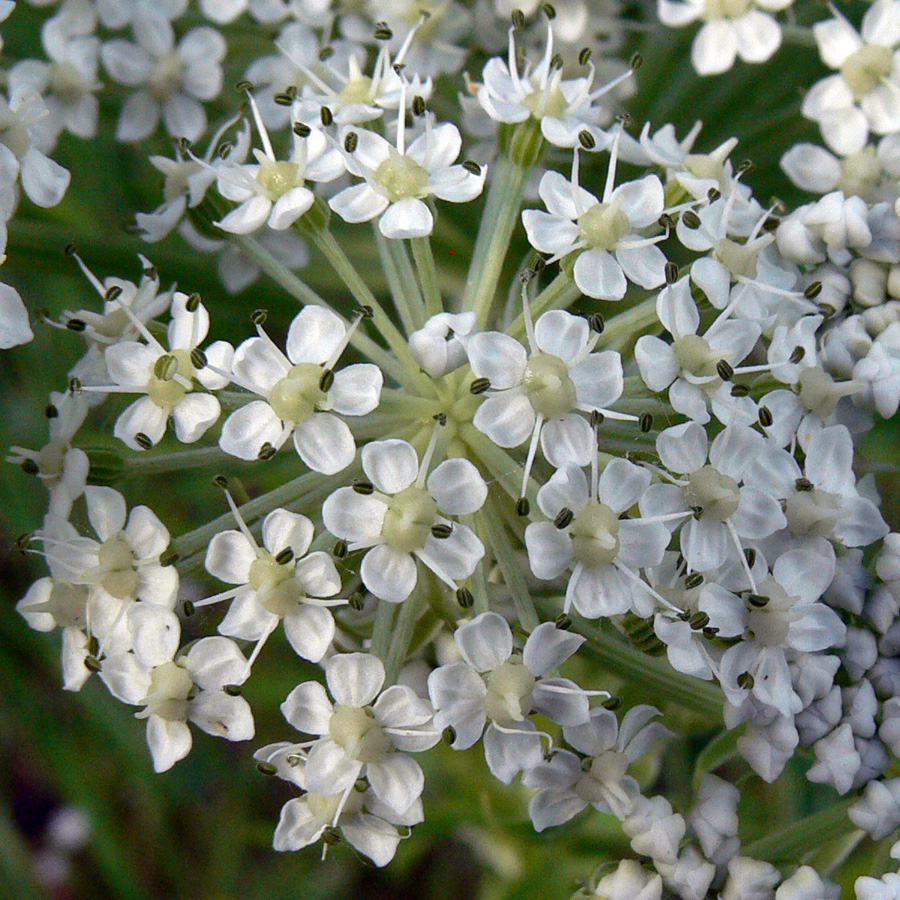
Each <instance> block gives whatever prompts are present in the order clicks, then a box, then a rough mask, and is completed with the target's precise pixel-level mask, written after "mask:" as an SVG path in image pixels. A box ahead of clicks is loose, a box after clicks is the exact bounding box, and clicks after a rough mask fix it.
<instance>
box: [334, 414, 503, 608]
mask: <svg viewBox="0 0 900 900" xmlns="http://www.w3.org/2000/svg"><path fill="white" fill-rule="evenodd" d="M436 437H437V431H436V430H435V433H434V435H433V436H432V440H431V444H430V445H429V448H428V450H426V452H425V455H424V457H423V459H422V462H421V464H419V459H418V455H417V454H416V451H415V448H414V447H413V446H412V445H411V444H408V443H407V442H406V441H401V440H397V439H390V440H386V441H372V442H371V443H369V444H366V446H365V447H363V450H362V466H363V471H364V472H365V473H366V475H367V476H368V478H369V483H368V484H366V485H361V486H360V485H357V487H356V488H349V487H344V488H338V490H336V491H335V492H334V493H333V494H331V496H329V497H328V499H327V500H326V501H325V503H324V505H323V506H322V521H323V522H324V523H325V527H326V528H327V529H328V530H329V531H330V532H331V533H332V534H334V535H335V536H337V537H339V538H341V539H342V540H346V541H349V542H350V543H349V548H348V549H349V550H350V551H351V552H352V551H353V550H362V549H368V548H371V549H368V552H367V553H366V555H365V556H364V557H363V560H362V564H361V566H360V570H359V572H360V577H361V578H362V581H363V584H364V585H365V586H366V587H367V588H368V589H369V590H370V591H371V592H372V593H373V594H374V595H375V596H376V597H378V598H380V599H381V600H388V601H390V602H391V603H399V602H401V601H403V600H405V599H406V598H407V597H408V596H409V595H410V594H411V593H412V591H413V588H415V586H416V581H417V580H418V574H417V560H418V561H421V562H423V563H424V564H425V565H426V566H427V567H428V568H429V569H431V571H432V572H434V574H435V575H437V576H438V578H440V579H441V580H442V581H443V582H444V583H445V584H447V585H449V586H450V587H452V588H453V589H456V587H457V582H458V581H460V580H462V579H464V578H468V577H469V576H470V575H471V574H472V572H474V571H475V566H476V565H478V562H479V560H480V559H481V557H482V556H484V546H483V545H482V543H481V541H480V540H479V539H478V537H477V536H476V535H475V532H474V531H472V529H471V528H469V527H468V526H466V525H463V524H461V523H459V522H452V521H450V520H449V519H448V518H446V516H448V515H449V516H458V515H466V514H469V513H473V512H475V511H476V510H478V509H480V508H481V506H482V504H483V503H484V501H485V498H486V497H487V485H486V484H485V483H484V479H483V478H482V477H481V475H480V474H479V473H478V470H477V469H476V468H475V466H474V465H472V463H471V462H469V461H468V460H467V459H459V458H452V459H446V460H444V462H442V463H441V464H440V465H438V466H436V467H435V469H434V471H432V472H431V474H430V475H429V474H428V469H429V466H430V464H431V456H432V453H433V452H434V445H435V441H436ZM370 487H371V489H369V488H370ZM448 532H449V533H448Z"/></svg>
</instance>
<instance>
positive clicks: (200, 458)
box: [122, 447, 231, 477]
mask: <svg viewBox="0 0 900 900" xmlns="http://www.w3.org/2000/svg"><path fill="white" fill-rule="evenodd" d="M230 458H231V457H229V456H228V454H227V453H225V451H224V450H222V449H221V448H219V447H194V448H193V449H191V450H175V451H174V452H172V453H160V454H159V455H158V456H144V455H140V456H138V455H135V456H132V457H131V458H129V459H128V460H127V461H126V463H125V468H124V470H123V473H122V474H123V476H125V477H128V476H131V475H141V476H145V475H157V474H160V473H166V472H183V471H184V470H185V469H201V468H203V467H204V466H209V465H212V464H214V463H218V462H221V461H222V460H223V459H230Z"/></svg>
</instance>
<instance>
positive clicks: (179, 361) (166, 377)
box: [147, 350, 195, 410]
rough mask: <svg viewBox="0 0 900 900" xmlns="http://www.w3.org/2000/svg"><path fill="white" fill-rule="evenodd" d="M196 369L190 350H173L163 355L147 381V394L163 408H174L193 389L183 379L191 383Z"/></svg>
mask: <svg viewBox="0 0 900 900" xmlns="http://www.w3.org/2000/svg"><path fill="white" fill-rule="evenodd" d="M194 371H195V370H194V365H193V363H192V362H191V354H190V352H189V351H188V350H173V351H172V352H171V353H168V354H166V356H161V357H160V359H159V361H157V365H156V367H155V368H154V372H153V374H152V375H151V376H150V380H149V381H148V382H147V396H148V397H149V398H150V399H151V400H152V401H153V402H154V403H155V404H156V405H157V406H161V407H162V408H163V409H169V410H171V409H174V408H175V407H176V406H178V404H179V403H180V402H181V400H182V398H183V397H184V395H185V394H187V393H189V392H190V390H191V388H190V387H188V386H185V385H184V384H183V383H182V381H181V379H186V380H187V381H188V383H190V381H191V379H193V377H194ZM176 376H178V377H176Z"/></svg>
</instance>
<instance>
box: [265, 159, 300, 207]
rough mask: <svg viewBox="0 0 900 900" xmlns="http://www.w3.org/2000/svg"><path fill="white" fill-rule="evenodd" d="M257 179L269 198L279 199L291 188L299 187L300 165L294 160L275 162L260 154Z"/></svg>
mask: <svg viewBox="0 0 900 900" xmlns="http://www.w3.org/2000/svg"><path fill="white" fill-rule="evenodd" d="M258 158H259V171H258V172H257V173H256V180H257V182H258V183H259V185H260V187H261V188H262V189H263V192H264V193H265V195H266V197H267V198H268V199H269V200H277V199H278V198H279V197H280V196H281V195H282V194H284V193H286V192H287V191H289V190H290V189H291V188H295V187H297V182H298V174H299V172H300V166H299V165H298V164H297V163H292V162H275V161H274V160H271V159H269V157H267V156H266V155H265V154H260V156H259V157H258Z"/></svg>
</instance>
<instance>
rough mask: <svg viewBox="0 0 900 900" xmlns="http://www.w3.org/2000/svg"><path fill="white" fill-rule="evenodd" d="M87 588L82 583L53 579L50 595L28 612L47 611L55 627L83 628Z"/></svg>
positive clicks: (29, 608)
mask: <svg viewBox="0 0 900 900" xmlns="http://www.w3.org/2000/svg"><path fill="white" fill-rule="evenodd" d="M87 596H88V595H87V588H86V587H85V586H84V585H83V584H69V582H67V581H54V582H53V587H52V588H51V589H50V596H49V597H48V598H47V599H46V600H45V601H44V602H43V603H36V604H35V605H34V606H29V607H28V612H36V613H38V612H41V613H49V614H50V615H51V616H53V619H54V621H55V622H56V626H57V628H83V627H84V625H85V622H86V606H87Z"/></svg>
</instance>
